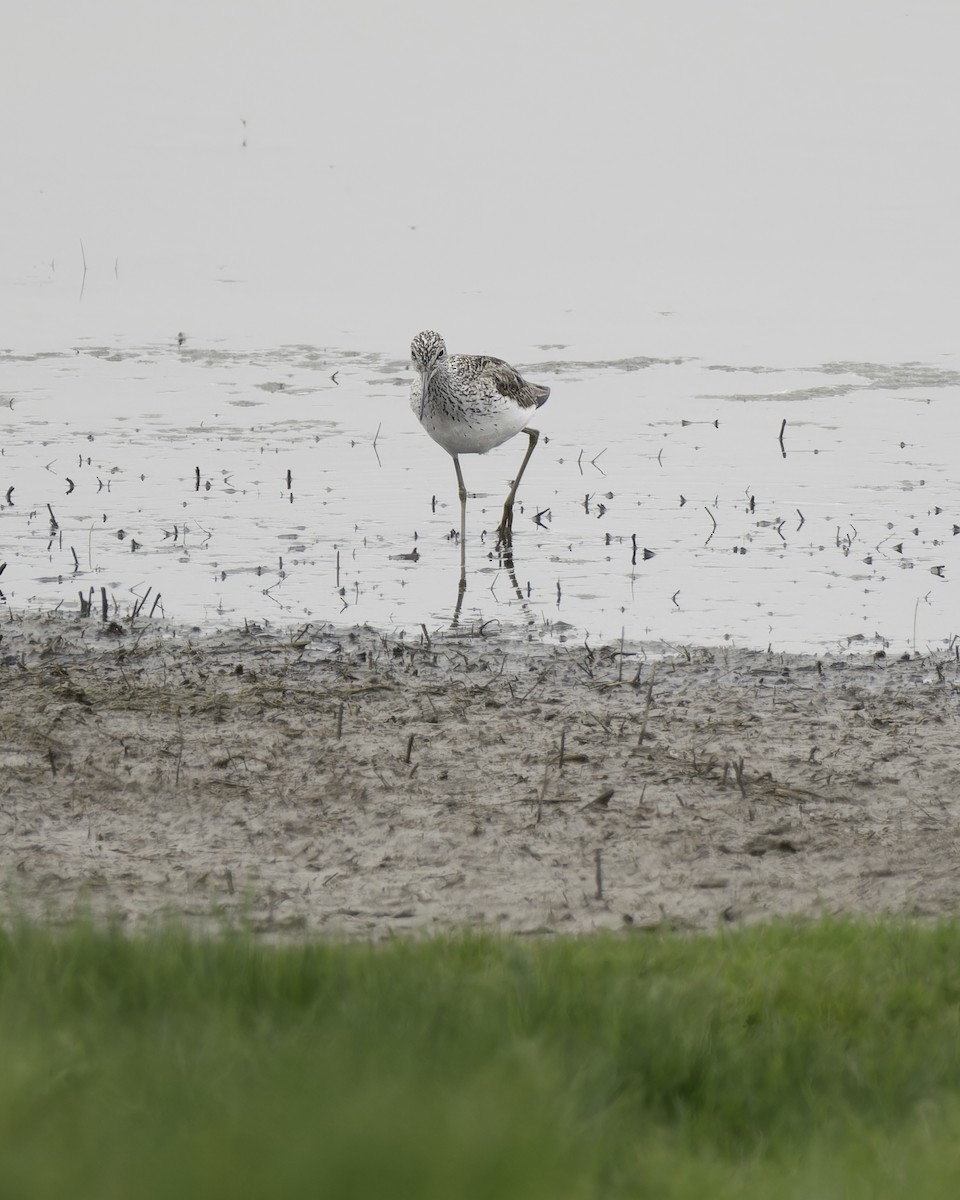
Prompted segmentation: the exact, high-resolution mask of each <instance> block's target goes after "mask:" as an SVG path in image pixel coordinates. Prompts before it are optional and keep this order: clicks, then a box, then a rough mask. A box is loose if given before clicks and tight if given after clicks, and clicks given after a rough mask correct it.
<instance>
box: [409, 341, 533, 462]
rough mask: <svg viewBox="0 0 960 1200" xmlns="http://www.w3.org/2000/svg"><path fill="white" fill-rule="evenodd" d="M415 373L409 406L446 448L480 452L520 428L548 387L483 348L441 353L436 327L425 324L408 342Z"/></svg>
mask: <svg viewBox="0 0 960 1200" xmlns="http://www.w3.org/2000/svg"><path fill="white" fill-rule="evenodd" d="M410 355H411V357H412V359H413V365H414V367H415V368H416V371H417V376H416V378H415V379H414V381H413V387H412V389H411V393H410V406H411V408H412V409H413V411H414V412H415V413H416V415H417V418H418V420H419V421H420V422H421V424H422V425H423V427H424V429H425V430H426V431H427V433H429V434H430V436H431V437H432V438H433V440H434V441H435V442H439V443H440V445H441V446H443V448H444V450H446V451H447V452H448V453H449V454H454V455H456V454H485V453H486V452H487V451H488V450H492V449H493V447H494V446H499V445H500V444H501V443H502V442H505V441H507V440H508V439H509V438H512V437H513V436H514V434H517V433H519V432H520V430H521V429H523V428H524V426H525V425H526V423H527V421H528V420H529V419H530V415H531V413H532V412H533V411H535V410H536V409H537V408H539V407H540V405H541V404H543V403H545V401H546V399H547V397H548V396H549V395H550V389H549V388H548V387H543V386H541V385H540V384H537V383H528V382H527V381H526V380H525V379H524V378H523V376H522V375H521V374H520V373H519V371H515V370H514V368H513V367H511V366H510V365H509V364H508V363H505V362H503V361H502V360H501V359H499V358H491V357H490V356H489V355H485V354H447V348H446V346H445V345H444V343H443V338H442V337H441V336H440V334H439V333H434V331H433V330H432V329H426V330H424V331H423V332H422V333H418V334H417V336H416V337H415V338H414V339H413V343H412V344H411V346H410Z"/></svg>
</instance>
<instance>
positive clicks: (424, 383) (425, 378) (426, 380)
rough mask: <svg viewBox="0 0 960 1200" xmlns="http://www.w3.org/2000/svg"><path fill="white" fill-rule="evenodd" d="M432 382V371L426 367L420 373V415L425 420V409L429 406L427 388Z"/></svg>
mask: <svg viewBox="0 0 960 1200" xmlns="http://www.w3.org/2000/svg"><path fill="white" fill-rule="evenodd" d="M429 384H430V371H429V370H427V369H425V370H424V371H423V372H422V373H421V375H420V416H419V419H420V420H421V421H422V420H423V411H424V409H425V408H426V407H427V388H428V386H429Z"/></svg>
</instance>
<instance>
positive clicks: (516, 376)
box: [469, 354, 538, 408]
mask: <svg viewBox="0 0 960 1200" xmlns="http://www.w3.org/2000/svg"><path fill="white" fill-rule="evenodd" d="M469 361H470V363H471V366H472V367H473V368H474V370H475V372H476V375H477V376H478V377H479V376H482V377H483V378H484V379H487V380H489V381H490V383H491V384H492V385H493V386H494V387H495V388H496V390H497V391H498V392H499V393H500V395H501V396H506V397H507V399H508V400H512V401H513V402H514V403H515V404H519V405H520V407H521V408H533V407H534V406H535V405H536V403H537V395H538V389H537V387H536V386H535V385H534V384H532V383H527V381H526V380H525V379H524V378H523V376H522V375H521V374H520V372H519V371H515V370H514V369H513V367H511V366H510V364H509V363H505V362H504V361H503V359H502V358H491V357H490V356H489V355H485V354H484V355H476V356H475V357H473V358H471V359H470V360H469Z"/></svg>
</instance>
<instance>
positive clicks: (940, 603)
mask: <svg viewBox="0 0 960 1200" xmlns="http://www.w3.org/2000/svg"><path fill="white" fill-rule="evenodd" d="M0 365H2V367H3V370H4V378H5V380H6V381H7V393H6V398H5V400H4V410H3V415H4V419H5V422H6V426H7V427H6V429H5V432H4V442H3V456H2V460H0V469H2V478H0V490H2V491H3V492H4V493H5V494H6V500H5V503H4V507H3V508H2V509H0V530H2V538H3V543H2V544H3V546H4V552H3V557H4V559H5V561H6V563H7V567H6V570H5V572H4V574H3V576H2V580H0V582H2V584H3V589H4V591H5V593H6V597H7V601H8V603H9V604H10V605H12V606H15V607H27V608H30V607H41V608H49V607H52V606H55V605H58V604H59V605H66V606H68V607H70V606H74V607H77V608H79V606H80V599H79V596H80V594H81V593H83V594H84V596H85V597H89V595H90V589H93V593H94V596H93V599H94V607H95V609H99V606H100V601H101V588H105V589H106V592H107V595H108V600H109V604H110V606H111V611H114V610H116V611H119V612H120V613H124V614H125V613H128V612H129V611H130V610H131V609H132V608H133V607H134V606H136V605H137V604H138V603H139V600H140V599H143V598H146V599H145V601H144V606H143V611H144V613H147V612H149V611H153V605H154V602H155V601H156V603H157V610H156V611H158V612H162V613H163V614H165V615H166V616H167V617H172V618H174V619H176V620H178V621H189V622H196V623H198V624H203V623H209V622H211V621H214V620H224V619H226V620H228V621H231V622H236V621H243V620H245V619H250V620H262V619H264V618H267V619H274V620H283V621H289V622H291V623H294V622H297V623H299V622H305V621H335V622H343V623H355V622H357V623H369V624H372V625H375V626H378V627H382V628H389V629H394V630H407V631H419V627H420V625H421V624H424V625H426V626H427V628H428V629H431V630H432V629H435V628H438V627H442V626H444V625H446V624H449V623H450V621H451V619H452V616H453V612H454V608H455V602H456V599H457V583H458V575H459V570H458V563H459V548H458V543H457V540H456V537H455V536H454V534H455V528H456V526H458V524H459V510H458V503H457V497H456V483H455V479H454V472H453V468H452V465H451V463H450V460H449V458H448V456H447V455H446V454H445V453H444V452H443V451H442V450H441V449H440V448H439V447H437V446H436V445H435V444H434V443H433V442H431V441H430V440H429V439H428V438H427V437H426V436H425V435H424V434H423V432H422V430H420V428H419V426H418V424H417V422H416V420H415V418H414V417H413V415H412V413H411V412H410V409H409V406H408V403H407V393H408V382H409V377H410V372H409V368H408V367H407V364H405V363H402V362H397V361H390V360H386V359H383V358H379V357H377V356H373V355H359V354H350V355H344V354H342V353H337V352H335V351H322V350H316V349H312V348H307V347H287V348H282V349H279V350H276V351H273V352H271V353H269V354H267V353H264V354H236V353H230V352H228V351H208V350H198V349H192V348H189V347H188V346H184V347H182V348H179V347H177V346H176V345H173V346H157V347H145V348H136V349H129V350H122V349H118V348H107V347H101V348H96V347H87V348H81V349H79V351H78V352H75V353H74V352H71V353H69V354H62V355H55V356H54V355H27V356H21V357H18V356H13V355H6V356H4V357H2V358H0ZM526 369H527V370H528V373H529V374H530V376H531V377H532V378H535V379H539V380H543V381H545V382H548V383H549V384H550V386H551V387H552V388H553V393H552V396H551V400H550V402H549V404H548V405H547V406H546V407H545V408H544V409H543V410H542V411H541V413H540V414H538V415H539V416H541V417H542V418H543V420H542V421H541V422H540V424H541V425H542V432H543V435H544V436H543V437H542V439H541V443H540V445H539V446H538V448H537V450H536V453H535V455H534V457H533V459H532V461H531V466H530V468H529V471H528V474H527V476H526V478H525V480H524V485H523V488H522V491H521V503H522V508H521V510H520V511H518V515H517V520H516V525H515V538H516V544H515V553H514V568H515V575H516V579H515V581H514V579H513V578H511V575H510V573H509V571H508V570H507V569H506V565H505V564H504V563H503V562H502V561H501V560H500V558H499V557H498V555H497V554H496V552H495V546H494V538H493V537H492V536H491V535H490V533H489V531H490V530H492V529H494V528H495V526H496V523H497V521H498V520H499V507H500V504H502V500H503V496H504V494H505V492H506V488H507V486H508V483H509V479H510V477H511V474H512V472H513V471H515V470H516V467H517V465H518V463H519V459H520V457H521V456H522V452H523V448H524V444H525V443H524V441H523V439H520V440H519V441H516V440H515V441H514V442H511V443H508V444H507V445H506V446H504V447H501V448H499V449H498V450H497V451H494V452H492V453H491V454H489V455H486V456H483V457H480V456H469V457H466V458H465V459H464V472H465V478H466V480H467V486H468V488H469V489H470V491H471V498H470V501H469V504H468V538H467V542H468V544H467V563H468V590H467V594H466V598H465V604H464V609H463V612H462V619H463V620H464V621H466V622H467V623H476V622H479V621H494V622H499V623H501V624H502V625H505V626H509V627H512V628H528V629H530V630H533V631H536V632H537V633H540V634H546V635H552V636H556V635H560V634H562V635H564V636H569V637H572V638H575V639H576V640H582V639H584V638H586V639H588V640H591V641H593V640H597V639H604V640H609V639H612V638H617V637H619V636H620V634H621V630H623V631H624V632H625V635H626V636H627V638H628V639H631V640H655V641H656V640H666V641H668V642H675V643H691V642H692V643H705V644H710V643H716V642H719V641H724V640H730V641H732V642H733V643H735V644H741V645H763V646H765V645H768V644H770V645H773V646H775V647H778V648H782V649H789V650H798V649H809V648H818V647H821V648H822V647H832V648H836V647H842V646H844V645H846V644H848V642H849V640H850V639H856V640H857V641H860V640H861V639H867V641H868V643H869V644H870V645H871V646H873V645H876V646H877V648H879V647H880V646H881V645H883V644H889V645H891V646H893V647H896V648H902V647H909V646H912V645H913V644H914V642H915V641H916V643H917V645H918V646H920V647H921V648H923V647H926V646H927V645H928V644H934V643H938V642H939V643H942V642H944V641H949V640H950V639H951V638H952V637H953V635H954V634H955V633H956V632H958V627H957V625H956V623H955V621H956V618H955V613H956V604H955V602H954V600H953V595H954V589H955V587H956V579H957V577H958V562H957V549H958V546H960V543H958V541H957V539H956V537H955V536H954V534H955V530H956V529H957V527H958V525H957V523H958V522H960V509H958V507H957V503H956V501H955V497H954V495H953V492H954V487H953V483H952V479H953V465H952V439H953V432H954V429H955V424H956V416H955V414H956V412H957V408H958V392H960V379H958V377H957V375H956V373H953V372H950V371H947V370H939V371H938V370H934V369H930V368H918V367H916V366H905V367H900V368H893V367H889V366H884V367H878V366H875V365H871V364H864V363H859V364H854V363H848V364H833V365H830V366H828V367H819V368H810V369H808V370H802V371H801V370H792V371H776V370H771V369H754V370H744V369H737V368H732V367H722V366H718V365H716V364H713V365H705V364H703V363H701V362H697V361H688V362H684V361H679V360H678V361H656V360H640V359H637V360H626V361H621V362H610V363H583V362H576V361H570V360H568V361H563V360H562V359H560V358H558V357H557V351H556V349H553V350H551V357H550V358H549V359H548V358H546V356H544V359H543V360H542V361H540V362H539V363H537V362H531V363H530V364H529V366H528V367H527V368H526ZM867 414H869V419H868V418H867ZM784 422H786V424H784ZM781 431H782V444H781V438H780V435H781ZM54 522H55V524H54ZM158 596H159V600H158V599H157V598H158ZM853 644H856V642H854V643H853Z"/></svg>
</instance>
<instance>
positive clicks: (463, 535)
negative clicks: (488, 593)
mask: <svg viewBox="0 0 960 1200" xmlns="http://www.w3.org/2000/svg"><path fill="white" fill-rule="evenodd" d="M453 466H454V469H455V470H456V472H457V487H458V488H459V489H460V596H461V599H462V597H463V593H464V592H465V591H466V589H467V489H466V487H465V486H464V482H463V472H462V471H461V470H460V459H459V458H458V457H457V455H456V454H455V455H454V456H453Z"/></svg>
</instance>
